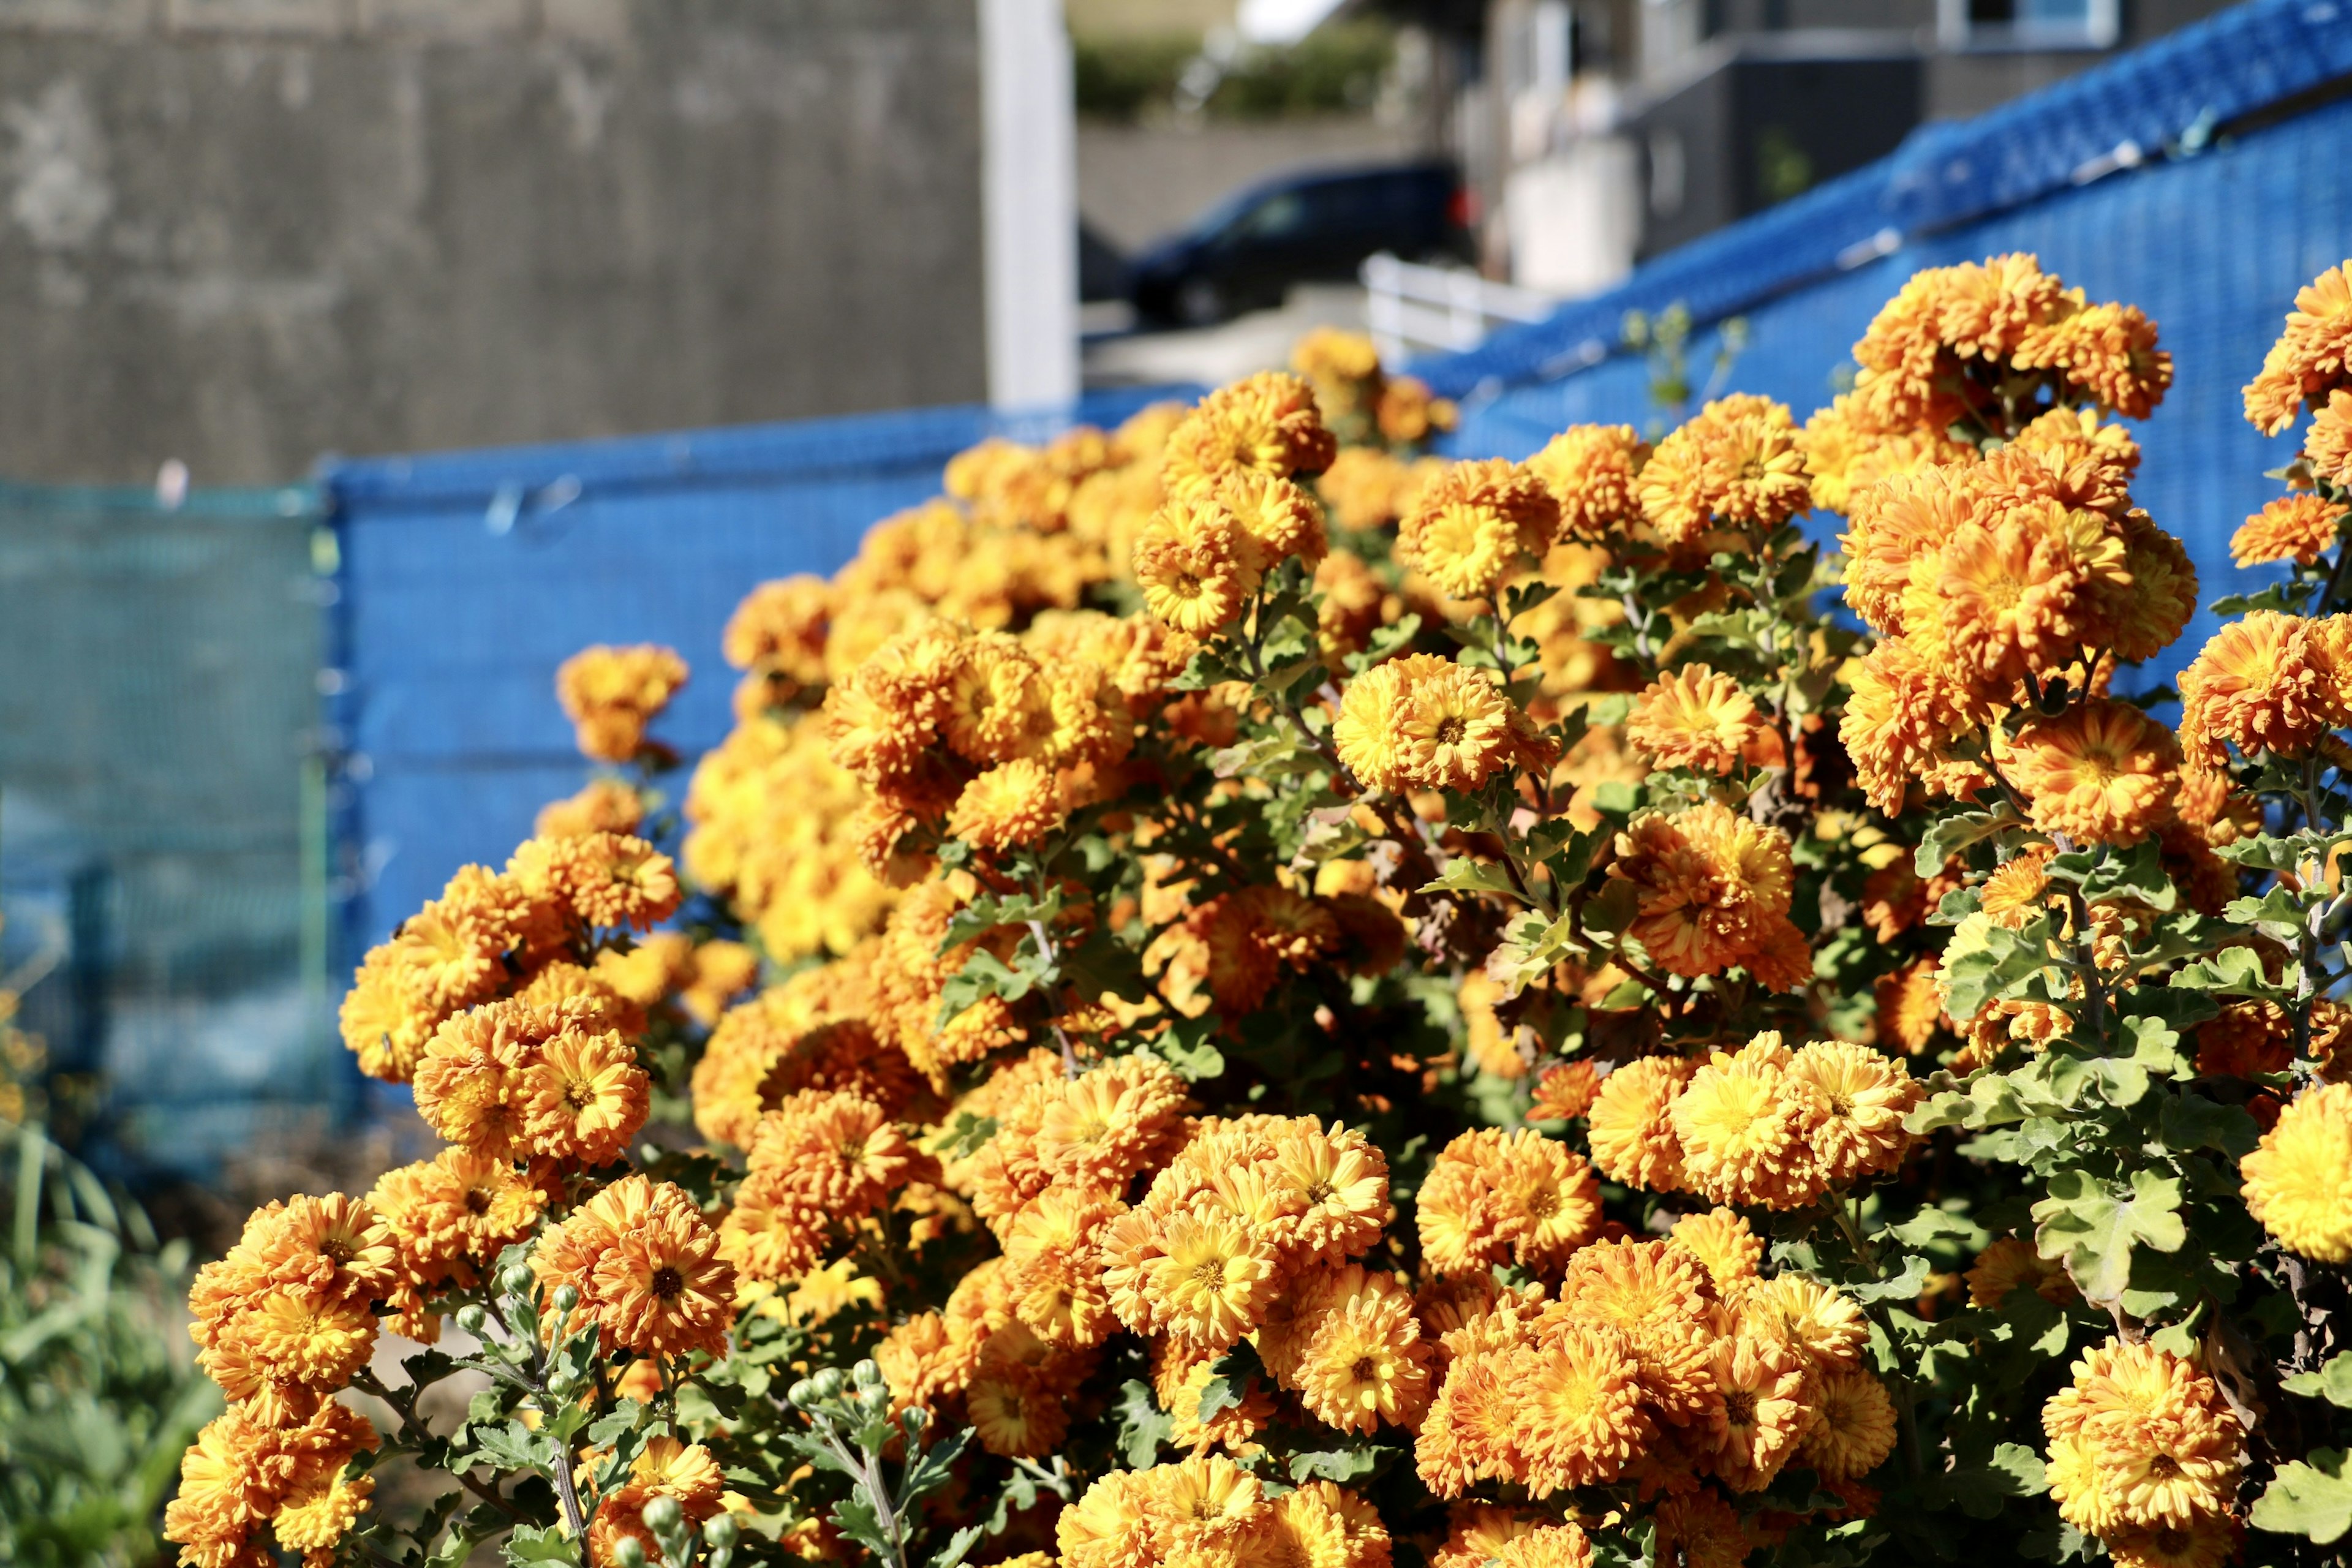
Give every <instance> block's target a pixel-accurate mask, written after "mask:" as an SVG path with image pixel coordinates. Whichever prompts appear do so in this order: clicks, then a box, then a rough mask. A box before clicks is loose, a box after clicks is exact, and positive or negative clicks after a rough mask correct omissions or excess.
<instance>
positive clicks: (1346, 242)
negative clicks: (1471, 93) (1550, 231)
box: [1132, 163, 1476, 326]
mask: <svg viewBox="0 0 2352 1568" xmlns="http://www.w3.org/2000/svg"><path fill="white" fill-rule="evenodd" d="M1468 218H1469V203H1468V199H1467V193H1466V192H1465V189H1464V187H1463V184H1462V180H1461V176H1460V175H1459V174H1457V173H1456V172H1455V170H1454V167H1453V166H1452V165H1451V164H1447V163H1408V164H1399V165H1391V166H1387V167H1381V168H1363V169H1326V170H1317V171H1315V172H1313V173H1309V174H1285V175H1282V176H1280V177H1279V178H1276V179H1272V180H1266V181H1263V182H1261V183H1259V184H1255V185H1250V186H1247V187H1245V188H1244V189H1243V190H1240V191H1238V192H1236V193H1234V195H1231V196H1228V197H1226V198H1225V199H1224V200H1223V201H1222V202H1219V203H1218V204H1217V205H1215V206H1213V207H1212V208H1210V209H1209V210H1208V212H1206V213H1204V214H1203V215H1202V216H1201V217H1200V218H1199V219H1198V220H1196V221H1195V222H1194V223H1193V224H1192V226H1191V227H1189V228H1187V229H1185V230H1184V231H1183V232H1181V233H1180V234H1177V235H1174V236H1172V237H1170V238H1167V239H1163V240H1161V241H1160V242H1159V243H1158V244H1157V245H1154V246H1152V247H1150V248H1149V249H1147V250H1145V251H1144V252H1143V253H1142V254H1141V255H1139V256H1138V257H1137V258H1135V260H1134V262H1133V264H1132V265H1133V272H1132V278H1133V289H1134V300H1135V309H1136V312H1137V314H1138V315H1139V316H1141V317H1143V318H1144V319H1145V320H1147V321H1159V322H1174V323H1180V324H1181V325H1184V326H1205V325H1207V324H1209V323H1210V322H1213V321H1223V320H1225V319H1226V318H1227V317H1229V316H1234V315H1237V314H1239V313H1240V312H1242V311H1244V310H1259V309H1263V308H1266V307H1270V306H1276V305H1279V304H1281V303H1282V300H1283V296H1284V295H1285V294H1286V293H1287V292H1288V290H1289V289H1290V287H1291V285H1292V284H1294V283H1321V282H1343V281H1349V280H1352V279H1354V278H1355V276H1356V269H1357V268H1359V267H1360V266H1361V265H1363V261H1364V258H1366V257H1368V256H1373V255H1377V254H1378V253H1380V252H1381V251H1384V250H1385V251H1388V252H1390V253H1391V254H1392V255H1396V256H1401V257H1403V258H1406V259H1407V260H1410V261H1439V260H1460V261H1468V260H1472V259H1474V258H1475V254H1476V252H1475V247H1474V245H1473V241H1472V238H1471V234H1470V228H1469V223H1468Z"/></svg>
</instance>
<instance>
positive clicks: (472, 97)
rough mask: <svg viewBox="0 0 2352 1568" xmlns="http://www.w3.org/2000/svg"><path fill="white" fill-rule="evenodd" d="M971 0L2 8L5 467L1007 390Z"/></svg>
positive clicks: (243, 2)
mask: <svg viewBox="0 0 2352 1568" xmlns="http://www.w3.org/2000/svg"><path fill="white" fill-rule="evenodd" d="M978 70H979V66H978V54H977V45H976V35H975V28H974V21H973V10H972V3H971V0H793V3H792V4H790V5H777V4H774V3H773V0H0V342H5V344H7V345H8V354H7V357H8V364H7V374H5V375H0V474H7V475H11V476H15V477H20V478H51V479H147V478H150V477H152V475H153V473H154V471H155V468H156V465H157V464H158V463H159V462H161V461H162V460H163V459H164V458H174V457H176V458H183V459H184V460H186V461H187V462H188V463H189V464H190V465H191V467H192V468H193V469H194V476H195V479H196V481H197V482H198V483H200V484H201V483H214V484H219V483H231V482H246V481H268V480H273V479H285V478H288V477H291V476H295V475H299V474H300V473H301V472H303V471H304V470H305V469H306V468H308V467H309V465H310V462H311V461H312V460H313V459H314V458H316V457H317V455H318V454H320V452H322V451H328V450H340V451H346V452H371V451H389V450H415V449H420V448H431V447H454V446H473V445H481V444H488V443H498V442H511V441H527V440H537V439H552V438H563V437H583V436H594V435H600V434H607V433H614V432H623V431H635V430H646V429H656V428H664V427H672V426H696V425H709V424H723V423H732V422H737V421H744V420H756V419H770V418H782V417H790V416H799V415H810V414H819V413H831V412H842V411H847V410H853V409H860V408H874V407H887V406H897V405H908V404H919V403H936V402H945V401H957V400H964V399H971V398H977V397H979V396H981V395H982V394H983V392H984V388H985V349H984V343H983V338H982V303H981V299H982V268H981V251H980V224H981V217H980V195H979V166H980V148H979V129H978V127H979V80H978Z"/></svg>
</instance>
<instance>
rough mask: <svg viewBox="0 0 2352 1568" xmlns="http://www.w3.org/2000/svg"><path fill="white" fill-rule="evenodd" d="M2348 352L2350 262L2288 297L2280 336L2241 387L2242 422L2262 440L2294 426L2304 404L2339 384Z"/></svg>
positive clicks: (2351, 347) (2351, 341)
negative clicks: (2258, 370)
mask: <svg viewBox="0 0 2352 1568" xmlns="http://www.w3.org/2000/svg"><path fill="white" fill-rule="evenodd" d="M2347 352H2352V261H2347V262H2344V263H2342V264H2340V265H2338V266H2336V267H2331V268H2328V269H2327V270H2326V271H2325V272H2323V273H2321V274H2320V275H2319V276H2318V277H2316V278H2315V279H2312V280H2311V282H2310V283H2308V284H2306V285H2305V287H2304V288H2302V289H2298V290H2297V291H2296V293H2295V296H2294V310H2291V311H2289V312H2288V313H2287V318H2286V327H2285V330H2284V331H2282V332H2280V334H2279V337H2278V341H2277V342H2274V343H2273V344H2272V345H2271V348H2270V352H2269V353H2267V354H2265V355H2264V356H2263V368H2262V374H2259V375H2257V376H2255V377H2254V379H2253V380H2252V381H2251V382H2249V383H2247V384H2246V393H2245V402H2246V418H2247V420H2248V421H2249V422H2250V423H2252V425H2253V426H2254V427H2255V428H2256V429H2258V430H2260V431H2261V432H2262V433H2263V435H2265V436H2275V435H2277V434H2278V433H2279V432H2280V431H2282V430H2284V429H2285V428H2286V427H2287V426H2290V425H2292V424H2294V416H2295V415H2296V414H2297V413H2298V412H2300V411H2301V410H2302V407H2303V405H2304V404H2305V403H2306V402H2316V401H2317V400H2318V399H2319V398H2320V397H2322V396H2324V395H2326V393H2327V392H2328V391H2329V390H2330V389H2331V388H2333V387H2335V386H2336V385H2337V384H2340V383H2342V382H2344V381H2345V380H2346V379H2347V377H2346V374H2345V364H2346V355H2347Z"/></svg>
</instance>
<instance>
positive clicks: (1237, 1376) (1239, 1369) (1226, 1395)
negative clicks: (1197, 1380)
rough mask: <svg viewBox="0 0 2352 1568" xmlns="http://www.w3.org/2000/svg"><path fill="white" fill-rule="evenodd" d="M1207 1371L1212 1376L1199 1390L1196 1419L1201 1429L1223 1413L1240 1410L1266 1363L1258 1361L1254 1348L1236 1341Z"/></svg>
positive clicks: (1243, 1341) (1251, 1345)
mask: <svg viewBox="0 0 2352 1568" xmlns="http://www.w3.org/2000/svg"><path fill="white" fill-rule="evenodd" d="M1209 1370H1210V1373H1211V1374H1212V1375H1211V1376H1210V1378H1209V1381H1208V1382H1207V1384H1204V1385H1202V1389H1201V1413H1200V1415H1198V1416H1197V1417H1195V1419H1197V1420H1198V1421H1199V1422H1200V1424H1201V1425H1202V1426H1207V1425H1208V1424H1209V1423H1210V1422H1212V1421H1213V1420H1215V1419H1216V1418H1217V1417H1218V1416H1219V1415H1223V1413H1224V1412H1225V1411H1227V1410H1230V1409H1234V1408H1238V1407H1239V1405H1241V1402H1242V1401H1243V1399H1244V1398H1245V1397H1247V1395H1248V1394H1249V1386H1250V1384H1251V1383H1252V1382H1253V1381H1255V1379H1256V1377H1257V1375H1258V1373H1262V1372H1264V1371H1265V1363H1264V1362H1261V1361H1260V1360H1258V1359H1257V1347H1256V1346H1255V1345H1253V1344H1251V1343H1250V1342H1249V1341H1247V1340H1239V1341H1236V1342H1234V1348H1233V1349H1231V1350H1229V1351H1227V1352H1225V1353H1224V1354H1223V1355H1221V1356H1219V1357H1218V1358H1217V1360H1216V1363H1215V1364H1214V1365H1213V1366H1212V1367H1211V1368H1210V1369H1209Z"/></svg>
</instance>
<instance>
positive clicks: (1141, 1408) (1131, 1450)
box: [1112, 1377, 1176, 1470]
mask: <svg viewBox="0 0 2352 1568" xmlns="http://www.w3.org/2000/svg"><path fill="white" fill-rule="evenodd" d="M1112 1414H1113V1415H1117V1416H1118V1452H1119V1457H1120V1458H1123V1459H1125V1460H1126V1461H1127V1468H1129V1469H1131V1470H1148V1469H1150V1468H1151V1467H1152V1466H1154V1465H1156V1464H1158V1463H1159V1462H1160V1448H1161V1447H1162V1446H1163V1445H1165V1444H1166V1443H1167V1442H1168V1440H1169V1434H1170V1433H1171V1432H1173V1431H1174V1430H1175V1429H1176V1420H1175V1417H1173V1416H1171V1415H1169V1414H1168V1413H1167V1412H1166V1411H1164V1410H1162V1409H1160V1406H1159V1405H1156V1404H1154V1403H1153V1402H1152V1398H1151V1390H1150V1389H1149V1388H1147V1387H1145V1386H1144V1384H1142V1383H1140V1382H1139V1381H1138V1380H1137V1379H1135V1378H1131V1377H1130V1378H1129V1379H1128V1380H1127V1381H1126V1382H1125V1383H1123V1384H1120V1385H1119V1390H1118V1405H1117V1406H1116V1407H1115V1408H1114V1409H1113V1411H1112Z"/></svg>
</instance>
